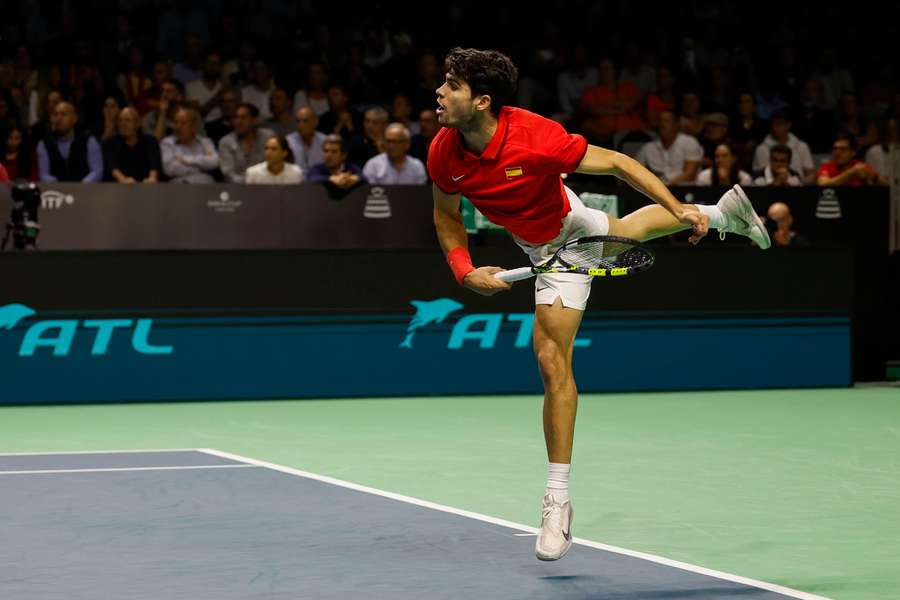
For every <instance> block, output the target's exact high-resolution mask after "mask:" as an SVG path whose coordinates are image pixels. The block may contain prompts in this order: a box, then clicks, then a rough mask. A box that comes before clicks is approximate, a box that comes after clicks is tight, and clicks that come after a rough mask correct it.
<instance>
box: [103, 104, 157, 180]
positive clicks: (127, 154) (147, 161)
mask: <svg viewBox="0 0 900 600" xmlns="http://www.w3.org/2000/svg"><path fill="white" fill-rule="evenodd" d="M140 125H141V117H140V115H139V114H138V112H137V109H135V108H134V107H132V106H126V107H125V108H123V109H122V110H121V111H119V115H118V123H117V130H118V133H117V135H115V136H113V137H111V138H109V139H107V140H106V141H104V142H103V162H104V164H105V165H106V176H105V179H106V181H116V182H118V183H138V182H142V183H156V182H157V181H159V175H160V172H161V171H162V157H161V155H160V150H159V142H158V141H156V138H155V137H153V136H152V135H147V134H146V133H144V132H142V131H141V126H140Z"/></svg>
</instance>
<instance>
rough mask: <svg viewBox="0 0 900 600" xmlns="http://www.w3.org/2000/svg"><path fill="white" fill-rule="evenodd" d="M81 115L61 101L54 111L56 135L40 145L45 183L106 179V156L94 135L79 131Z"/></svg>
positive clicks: (39, 169)
mask: <svg viewBox="0 0 900 600" xmlns="http://www.w3.org/2000/svg"><path fill="white" fill-rule="evenodd" d="M77 122H78V113H77V112H75V107H74V106H72V104H71V103H70V102H60V103H59V104H57V105H56V108H55V109H54V111H53V132H52V133H50V134H49V135H47V136H46V137H44V139H42V140H41V141H40V142H38V147H37V156H38V173H39V178H40V180H41V181H46V182H53V181H81V182H84V183H93V182H97V181H100V180H101V179H103V153H102V152H101V150H100V144H98V143H97V140H96V139H95V138H94V136H92V135H90V134H88V133H86V132H83V131H76V130H75V124H76V123H77Z"/></svg>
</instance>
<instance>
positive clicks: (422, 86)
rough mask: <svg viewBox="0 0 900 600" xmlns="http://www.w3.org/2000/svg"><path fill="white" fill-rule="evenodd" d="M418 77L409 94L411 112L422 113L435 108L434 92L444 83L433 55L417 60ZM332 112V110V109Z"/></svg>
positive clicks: (435, 97) (426, 55)
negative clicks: (411, 106)
mask: <svg viewBox="0 0 900 600" xmlns="http://www.w3.org/2000/svg"><path fill="white" fill-rule="evenodd" d="M418 75H419V77H418V81H417V82H416V86H415V88H413V90H412V92H411V93H410V100H411V101H412V105H413V110H414V111H422V110H425V109H426V108H432V109H433V108H435V107H436V106H437V96H436V95H435V93H434V90H436V89H438V88H439V87H440V86H441V84H442V83H443V82H444V76H443V74H442V73H441V67H440V65H439V64H438V60H437V57H436V56H435V55H434V53H432V52H426V53H424V54H423V55H422V56H421V58H419V73H418ZM332 110H334V108H333V107H332ZM328 133H330V132H328Z"/></svg>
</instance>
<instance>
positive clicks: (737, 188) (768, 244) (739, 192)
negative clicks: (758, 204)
mask: <svg viewBox="0 0 900 600" xmlns="http://www.w3.org/2000/svg"><path fill="white" fill-rule="evenodd" d="M731 189H733V190H734V191H735V192H737V195H738V196H740V197H741V200H742V201H744V202H746V203H747V204H749V205H750V206H751V207H752V206H753V203H752V202H750V198H748V197H747V192H745V191H744V188H742V187H741V186H739V185H737V184H735V186H734V187H733V188H731ZM750 214H751V215H752V216H753V224H754V225H756V227H757V229H759V231H761V232H762V234H763V236H764V237H765V240H766V245H765V246H760V249H761V250H767V249H768V248H770V247H771V246H772V239H771V238H770V237H769V232H768V231H766V226H765V224H764V223H763V222H762V219H760V218H759V215H758V214H756V211H755V210H753V209H752V208H751V210H750Z"/></svg>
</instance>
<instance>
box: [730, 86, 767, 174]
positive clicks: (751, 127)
mask: <svg viewBox="0 0 900 600" xmlns="http://www.w3.org/2000/svg"><path fill="white" fill-rule="evenodd" d="M768 132H769V127H768V126H767V125H766V123H765V122H764V121H763V120H762V119H760V118H759V117H758V116H756V101H755V100H754V99H753V94H751V93H750V92H743V93H741V94H740V95H739V96H738V102H737V113H736V114H735V116H734V118H733V119H731V127H730V129H729V131H728V137H729V138H731V141H732V142H733V143H734V145H735V149H736V151H737V157H738V163H739V164H740V165H741V166H742V167H744V168H747V169H751V168H752V165H753V153H754V152H755V151H756V147H757V146H758V145H759V144H760V143H761V142H762V141H763V140H764V139H765V137H766V135H767V134H768Z"/></svg>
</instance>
